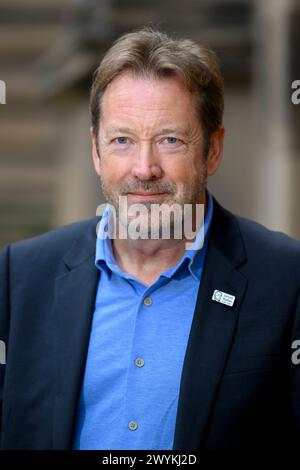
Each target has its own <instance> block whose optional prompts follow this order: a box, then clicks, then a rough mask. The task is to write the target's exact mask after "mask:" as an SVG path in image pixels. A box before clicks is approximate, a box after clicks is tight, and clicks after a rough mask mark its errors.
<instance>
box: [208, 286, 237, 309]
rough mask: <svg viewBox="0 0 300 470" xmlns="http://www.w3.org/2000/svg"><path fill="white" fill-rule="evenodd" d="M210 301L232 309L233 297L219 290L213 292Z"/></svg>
mask: <svg viewBox="0 0 300 470" xmlns="http://www.w3.org/2000/svg"><path fill="white" fill-rule="evenodd" d="M212 300H214V301H215V302H219V303H220V304H224V305H228V307H232V306H233V304H234V301H235V296H234V295H231V294H227V293H226V292H222V291H221V290H214V293H213V295H212Z"/></svg>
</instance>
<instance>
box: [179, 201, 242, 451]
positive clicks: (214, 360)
mask: <svg viewBox="0 0 300 470" xmlns="http://www.w3.org/2000/svg"><path fill="white" fill-rule="evenodd" d="M245 261H246V255H245V251H244V246H243V243H242V239H241V235H240V233H239V228H238V225H237V221H236V219H235V218H234V216H232V215H231V214H230V213H229V212H227V211H225V210H224V209H223V208H221V206H219V204H218V203H217V202H216V201H215V200H214V215H213V220H212V226H211V235H210V242H209V246H208V250H207V254H206V261H205V269H204V271H203V275H202V281H201V286H200V289H199V293H198V299H197V302H196V307H195V313H194V318H193V323H192V327H191V332H190V337H189V341H188V346H187V350H186V355H185V359H184V365H183V371H182V377H181V386H180V394H179V402H178V412H177V420H176V429H175V437H174V445H173V448H174V449H197V448H201V440H203V438H204V432H205V425H206V423H207V420H208V417H209V412H210V410H211V407H212V405H213V402H214V399H215V396H216V393H217V390H218V385H219V383H220V380H221V377H222V372H223V370H224V367H225V365H226V360H227V357H228V354H229V351H230V347H231V344H232V340H233V337H234V332H235V328H236V325H237V319H238V314H239V309H240V306H241V303H242V300H243V296H244V293H245V289H246V285H247V280H246V279H245V277H244V276H243V275H242V274H241V273H239V271H238V270H237V269H236V268H237V266H239V265H241V264H242V263H243V262H245ZM215 289H217V290H220V291H223V292H226V293H228V294H231V295H234V296H235V301H234V304H233V306H232V307H229V306H226V305H224V304H221V303H217V302H215V301H213V300H212V299H211V298H212V295H213V292H214V290H215Z"/></svg>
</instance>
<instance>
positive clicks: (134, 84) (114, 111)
mask: <svg viewBox="0 0 300 470" xmlns="http://www.w3.org/2000/svg"><path fill="white" fill-rule="evenodd" d="M122 116H123V117H125V116H128V118H137V119H139V118H140V119H144V120H145V119H150V120H151V119H157V118H162V119H165V118H167V117H168V116H169V117H170V118H172V119H176V120H178V119H179V120H182V121H185V120H187V119H191V118H196V117H197V112H196V97H195V94H193V93H191V92H190V91H189V90H187V88H186V87H185V86H184V84H183V83H182V82H181V81H180V80H179V79H178V78H177V77H173V76H172V77H166V78H162V79H160V78H150V77H149V78H148V77H143V76H141V77H137V76H133V75H132V73H130V72H123V73H122V74H121V75H120V76H118V77H117V78H115V79H114V80H113V81H112V82H111V83H110V84H109V85H108V87H107V89H106V91H105V92H104V95H103V99H102V118H104V120H105V119H113V118H117V117H122Z"/></svg>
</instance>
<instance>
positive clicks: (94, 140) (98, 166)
mask: <svg viewBox="0 0 300 470" xmlns="http://www.w3.org/2000/svg"><path fill="white" fill-rule="evenodd" d="M90 136H91V139H92V157H93V163H94V168H95V171H96V173H97V175H98V176H100V175H101V158H100V155H99V154H98V149H97V136H96V134H95V133H94V130H93V128H92V127H90Z"/></svg>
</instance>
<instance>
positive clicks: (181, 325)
mask: <svg viewBox="0 0 300 470" xmlns="http://www.w3.org/2000/svg"><path fill="white" fill-rule="evenodd" d="M212 212H213V200H212V196H211V195H210V193H209V192H208V191H207V210H206V214H205V220H204V233H205V238H204V245H203V247H202V248H201V249H198V250H193V249H192V246H191V247H190V249H188V250H186V251H185V253H184V255H183V257H182V258H181V259H180V260H179V262H178V263H177V264H176V266H173V267H172V268H170V269H168V270H166V271H165V272H163V273H162V274H161V275H160V276H159V277H158V278H157V279H156V280H155V282H153V283H152V284H151V285H149V286H146V285H144V284H143V283H142V282H140V281H139V280H138V279H136V278H134V277H133V276H131V275H129V274H128V273H126V272H124V271H122V270H121V269H120V267H119V266H118V264H117V262H116V260H115V258H114V255H113V251H112V246H111V240H110V239H109V238H104V237H101V236H100V237H97V243H96V261H95V262H96V266H97V268H98V269H99V270H100V277H99V284H98V290H97V294H96V302H95V310H94V314H93V321H92V329H91V334H90V341H89V348H88V354H87V361H86V367H85V374H84V379H83V384H82V389H81V394H80V399H79V402H78V409H77V421H76V428H75V440H74V449H95V450H100V449H104V450H117V449H119V450H124V449H128V450H138V449H144V450H148V449H153V450H154V449H163V450H167V449H172V448H173V440H174V432H175V424H176V415H177V406H178V397H179V388H180V380H181V373H182V367H183V361H184V357H185V352H186V348H187V343H188V338H189V333H190V328H191V324H192V320H193V315H194V308H195V304H196V299H197V294H198V290H199V286H200V282H201V274H202V268H203V262H204V258H205V253H206V248H207V241H208V237H207V233H208V229H209V225H210V222H211V218H212ZM105 223H107V220H105V217H103V218H102V219H101V223H100V227H99V230H100V232H98V233H102V232H101V231H103V230H104V227H105ZM201 232H202V233H201ZM202 235H203V229H202V230H200V231H199V233H198V235H197V237H196V240H195V242H194V243H198V242H199V237H200V236H202Z"/></svg>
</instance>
